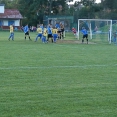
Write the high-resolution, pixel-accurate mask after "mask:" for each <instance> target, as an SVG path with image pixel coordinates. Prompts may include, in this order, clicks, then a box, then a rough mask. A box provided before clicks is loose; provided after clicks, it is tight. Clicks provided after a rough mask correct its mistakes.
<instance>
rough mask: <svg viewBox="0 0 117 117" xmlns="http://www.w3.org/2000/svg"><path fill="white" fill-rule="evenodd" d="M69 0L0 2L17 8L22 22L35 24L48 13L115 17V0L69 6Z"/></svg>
mask: <svg viewBox="0 0 117 117" xmlns="http://www.w3.org/2000/svg"><path fill="white" fill-rule="evenodd" d="M70 1H73V0H0V3H2V4H5V8H12V9H15V8H17V9H19V11H20V12H21V14H22V16H23V17H24V19H23V23H24V24H25V23H28V24H30V25H35V26H36V24H38V23H43V16H50V15H73V16H74V17H75V19H78V18H86V19H87V18H100V19H101V18H104V19H106V18H107V19H117V0H101V3H100V4H96V3H95V2H96V0H80V1H76V2H75V4H74V5H73V6H70V7H69V5H68V2H70Z"/></svg>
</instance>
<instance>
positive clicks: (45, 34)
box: [43, 28, 47, 37]
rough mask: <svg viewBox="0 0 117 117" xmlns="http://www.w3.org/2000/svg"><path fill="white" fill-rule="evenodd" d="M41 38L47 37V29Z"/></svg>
mask: <svg viewBox="0 0 117 117" xmlns="http://www.w3.org/2000/svg"><path fill="white" fill-rule="evenodd" d="M43 36H45V37H47V29H46V28H44V31H43Z"/></svg>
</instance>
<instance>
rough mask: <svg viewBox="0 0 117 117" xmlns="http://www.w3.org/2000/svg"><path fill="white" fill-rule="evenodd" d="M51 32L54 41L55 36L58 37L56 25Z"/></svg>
mask: <svg viewBox="0 0 117 117" xmlns="http://www.w3.org/2000/svg"><path fill="white" fill-rule="evenodd" d="M52 34H53V42H54V43H56V40H57V37H58V30H57V28H56V27H54V28H53V30H52Z"/></svg>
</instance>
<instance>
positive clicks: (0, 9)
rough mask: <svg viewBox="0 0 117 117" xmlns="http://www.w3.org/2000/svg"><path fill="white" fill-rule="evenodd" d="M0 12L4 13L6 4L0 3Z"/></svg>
mask: <svg viewBox="0 0 117 117" xmlns="http://www.w3.org/2000/svg"><path fill="white" fill-rule="evenodd" d="M0 13H4V5H0Z"/></svg>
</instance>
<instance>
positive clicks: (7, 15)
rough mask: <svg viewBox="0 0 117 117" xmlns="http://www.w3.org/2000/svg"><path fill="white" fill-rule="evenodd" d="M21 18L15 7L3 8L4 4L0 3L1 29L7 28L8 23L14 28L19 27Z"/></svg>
mask: <svg viewBox="0 0 117 117" xmlns="http://www.w3.org/2000/svg"><path fill="white" fill-rule="evenodd" d="M22 19H23V17H22V15H21V14H20V12H19V11H18V10H17V9H5V6H4V4H0V27H1V28H2V29H9V26H10V24H13V25H14V27H15V29H20V27H21V25H22Z"/></svg>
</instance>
